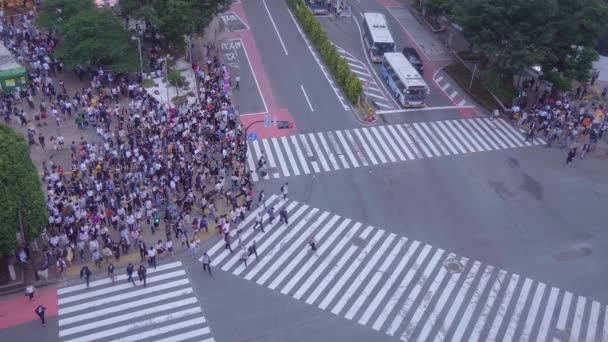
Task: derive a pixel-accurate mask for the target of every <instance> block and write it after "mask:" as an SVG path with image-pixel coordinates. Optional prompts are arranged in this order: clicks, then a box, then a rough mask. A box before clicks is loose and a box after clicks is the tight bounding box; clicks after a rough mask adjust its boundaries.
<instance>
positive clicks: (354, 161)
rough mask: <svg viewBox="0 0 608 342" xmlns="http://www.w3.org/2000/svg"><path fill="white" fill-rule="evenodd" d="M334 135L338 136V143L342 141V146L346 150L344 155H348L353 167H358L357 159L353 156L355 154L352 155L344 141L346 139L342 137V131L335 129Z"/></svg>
mask: <svg viewBox="0 0 608 342" xmlns="http://www.w3.org/2000/svg"><path fill="white" fill-rule="evenodd" d="M336 136H338V139H339V140H340V143H342V147H344V151H346V155H347V156H348V159H349V160H350V163H351V164H353V167H359V163H357V159H356V158H355V156H354V155H353V152H352V151H351V150H350V148H349V147H348V144H347V143H346V139H344V136H343V135H342V132H340V131H336Z"/></svg>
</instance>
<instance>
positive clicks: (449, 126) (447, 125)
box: [439, 121, 483, 152]
mask: <svg viewBox="0 0 608 342" xmlns="http://www.w3.org/2000/svg"><path fill="white" fill-rule="evenodd" d="M439 125H440V126H442V127H444V128H445V130H446V131H447V132H451V133H453V134H454V135H455V137H456V139H455V140H459V141H460V142H462V143H463V144H464V146H465V147H466V149H468V150H469V152H477V151H483V149H482V148H479V149H475V148H474V147H472V146H471V144H469V141H468V140H467V139H466V137H465V136H464V135H463V133H462V132H461V131H460V129H458V128H457V127H456V126H453V125H452V123H451V122H450V121H445V122H442V121H440V122H439Z"/></svg>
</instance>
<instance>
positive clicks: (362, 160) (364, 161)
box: [344, 130, 369, 166]
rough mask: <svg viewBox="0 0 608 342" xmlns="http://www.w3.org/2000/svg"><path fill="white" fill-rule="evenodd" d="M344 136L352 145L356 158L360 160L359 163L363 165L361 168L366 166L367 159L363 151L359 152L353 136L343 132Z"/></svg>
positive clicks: (348, 132) (359, 149)
mask: <svg viewBox="0 0 608 342" xmlns="http://www.w3.org/2000/svg"><path fill="white" fill-rule="evenodd" d="M355 133H356V132H355ZM344 134H345V135H346V138H348V140H349V141H350V143H351V144H352V146H353V150H355V153H357V157H359V160H361V163H362V164H363V166H368V165H369V163H368V162H367V159H366V158H365V155H364V153H363V151H361V148H360V147H359V143H357V141H356V140H355V138H354V137H353V135H352V134H350V131H349V130H347V131H344Z"/></svg>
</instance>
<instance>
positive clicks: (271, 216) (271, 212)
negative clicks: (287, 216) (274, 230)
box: [267, 206, 274, 224]
mask: <svg viewBox="0 0 608 342" xmlns="http://www.w3.org/2000/svg"><path fill="white" fill-rule="evenodd" d="M267 213H268V222H269V223H270V224H272V221H274V206H270V208H268V212H267Z"/></svg>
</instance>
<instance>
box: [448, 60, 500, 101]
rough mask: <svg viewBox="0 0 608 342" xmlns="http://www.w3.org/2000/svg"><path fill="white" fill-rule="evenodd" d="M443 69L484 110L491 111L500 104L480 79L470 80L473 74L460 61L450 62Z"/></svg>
mask: <svg viewBox="0 0 608 342" xmlns="http://www.w3.org/2000/svg"><path fill="white" fill-rule="evenodd" d="M443 70H445V72H446V73H447V74H448V75H450V77H451V78H452V79H453V80H454V81H456V83H458V85H459V86H460V88H462V89H463V90H464V91H466V92H467V94H469V96H470V97H471V98H473V100H475V102H477V103H478V104H479V105H480V106H482V107H483V108H485V109H486V110H488V111H493V110H494V109H496V108H497V107H499V106H501V104H499V103H498V101H497V100H496V98H495V97H494V95H493V94H492V93H491V92H490V90H489V89H488V88H487V87H486V86H485V85H484V84H483V82H482V81H481V80H479V79H477V78H474V79H473V80H472V81H471V78H472V76H473V75H472V73H471V71H470V70H469V69H468V68H467V67H466V66H465V65H464V64H462V63H460V62H456V63H452V64H450V65H448V66H446V67H445V68H444V69H443ZM469 87H470V88H469Z"/></svg>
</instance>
